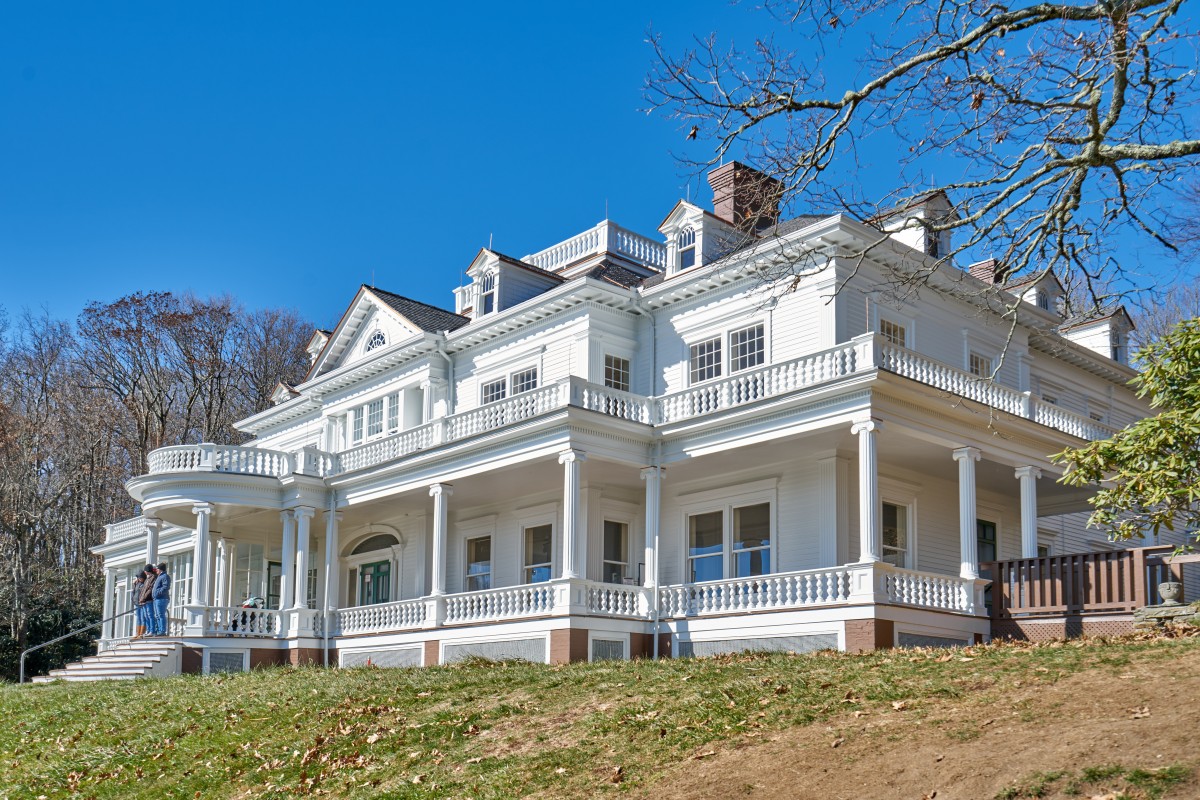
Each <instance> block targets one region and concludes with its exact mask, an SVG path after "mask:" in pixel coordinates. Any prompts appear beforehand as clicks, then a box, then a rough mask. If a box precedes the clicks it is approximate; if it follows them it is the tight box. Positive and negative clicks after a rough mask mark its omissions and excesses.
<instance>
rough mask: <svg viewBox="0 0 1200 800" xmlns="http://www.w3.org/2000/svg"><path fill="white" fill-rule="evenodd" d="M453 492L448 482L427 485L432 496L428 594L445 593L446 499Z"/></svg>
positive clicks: (447, 516) (447, 513)
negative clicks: (431, 559)
mask: <svg viewBox="0 0 1200 800" xmlns="http://www.w3.org/2000/svg"><path fill="white" fill-rule="evenodd" d="M452 494H454V487H453V486H451V485H450V484H448V483H435V484H433V485H432V486H430V487H429V496H430V497H432V498H433V576H432V578H431V579H430V581H429V589H430V594H435V595H442V594H445V593H446V538H447V527H448V525H449V511H448V508H447V503H446V501H447V500H448V499H449V498H450V495H452Z"/></svg>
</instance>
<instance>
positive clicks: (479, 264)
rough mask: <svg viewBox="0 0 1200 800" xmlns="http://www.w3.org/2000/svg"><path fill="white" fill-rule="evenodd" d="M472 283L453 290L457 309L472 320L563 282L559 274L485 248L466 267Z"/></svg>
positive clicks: (517, 302)
mask: <svg viewBox="0 0 1200 800" xmlns="http://www.w3.org/2000/svg"><path fill="white" fill-rule="evenodd" d="M467 277H468V278H469V279H470V282H469V283H468V284H467V285H466V286H461V287H459V288H458V289H456V290H455V291H454V308H455V311H456V312H457V313H458V314H460V315H462V316H464V317H468V318H470V319H472V320H478V319H483V318H484V317H487V316H489V315H491V314H495V313H497V312H499V311H503V310H504V309H506V308H511V307H512V306H515V305H519V304H521V303H523V302H525V301H526V300H528V299H530V298H531V297H536V296H537V295H539V294H541V293H542V292H545V291H548V290H550V289H553V288H554V287H555V286H558V285H559V284H560V283H562V282H563V280H564V279H563V278H562V277H561V276H559V275H554V274H552V273H549V272H546V271H545V270H543V269H539V268H538V267H535V266H533V265H532V264H526V263H525V262H523V261H521V260H519V259H516V258H513V257H511V256H506V255H504V254H503V253H497V252H496V251H494V250H488V249H487V248H483V249H481V250H480V251H479V253H478V255H476V256H475V259H474V260H473V261H472V262H471V266H470V267H468V268H467Z"/></svg>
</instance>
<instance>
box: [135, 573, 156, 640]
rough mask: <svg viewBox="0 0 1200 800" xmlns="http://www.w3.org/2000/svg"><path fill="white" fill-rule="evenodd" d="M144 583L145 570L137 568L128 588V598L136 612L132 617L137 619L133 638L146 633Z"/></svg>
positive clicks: (145, 583)
mask: <svg viewBox="0 0 1200 800" xmlns="http://www.w3.org/2000/svg"><path fill="white" fill-rule="evenodd" d="M146 585H147V581H146V570H144V569H139V570H138V571H137V574H136V575H135V576H134V578H133V586H132V587H130V590H129V596H130V600H131V601H132V605H133V608H134V611H135V612H136V613H135V614H134V617H133V618H134V619H135V620H136V621H137V622H136V624H137V627H136V628H135V629H134V631H133V638H134V639H140V638H142V637H143V636H145V635H146V629H147V625H146V616H147V613H146V612H147V611H148V610H149V609H148V608H147V607H146V606H144V605H142V594H143V592H144V591H145V589H146ZM150 585H153V584H150Z"/></svg>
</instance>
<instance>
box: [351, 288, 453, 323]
mask: <svg viewBox="0 0 1200 800" xmlns="http://www.w3.org/2000/svg"><path fill="white" fill-rule="evenodd" d="M363 287H364V288H366V289H368V290H370V291H372V292H382V293H383V294H387V295H391V296H392V297H398V298H400V299H401V300H405V301H407V302H409V303H416V304H417V305H419V306H425V307H426V308H432V309H433V310H434V311H441V312H442V313H443V314H450V315H452V316H455V317H462V318H463V319H466V320H469V319H470V317H463V315H462V314H459V313H457V312H454V311H451V310H450V309H448V308H442V307H441V306H435V305H434V304H433V303H426V302H425V301H424V300H416V299H414V298H412V297H407V296H405V295H402V294H397V293H396V292H392V291H389V290H387V289H380V288H379V287H378V286H367V284H365V283H364V284H363Z"/></svg>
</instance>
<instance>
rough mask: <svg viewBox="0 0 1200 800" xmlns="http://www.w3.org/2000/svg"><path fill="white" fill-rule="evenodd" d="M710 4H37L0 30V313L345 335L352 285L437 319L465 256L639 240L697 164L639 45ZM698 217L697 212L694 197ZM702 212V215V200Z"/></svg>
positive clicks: (738, 17) (682, 29)
mask: <svg viewBox="0 0 1200 800" xmlns="http://www.w3.org/2000/svg"><path fill="white" fill-rule="evenodd" d="M764 22H765V20H763V19H762V17H761V14H760V13H755V12H754V11H753V10H752V9H751V8H750V7H741V6H736V7H731V6H730V5H728V4H726V3H703V2H697V3H688V4H686V6H685V4H677V5H676V4H669V5H664V6H662V7H661V8H653V7H651V6H648V5H646V4H641V3H619V2H618V3H610V4H606V5H604V6H584V5H582V4H578V5H577V4H567V3H546V4H531V5H527V6H520V5H512V4H509V5H500V4H497V5H490V4H478V5H472V4H469V3H467V4H463V3H459V4H447V5H444V6H441V7H434V4H411V7H410V4H400V3H353V4H341V3H339V4H333V3H306V2H291V3H266V2H256V3H237V4H234V3H193V4H176V3H53V2H46V3H41V2H38V3H34V2H10V3H7V4H5V5H4V6H3V8H2V9H0V274H2V275H3V281H2V283H0V306H3V307H5V308H6V309H7V310H8V311H9V313H10V314H12V313H14V312H19V311H20V310H21V309H23V308H30V309H34V310H39V309H41V308H43V307H44V308H46V309H47V310H48V311H49V312H50V313H51V314H52V315H53V316H56V317H64V318H74V317H75V316H76V315H77V314H78V312H79V310H80V309H81V308H82V307H83V305H84V304H85V303H86V302H87V301H89V300H101V301H109V300H112V299H115V298H116V297H119V296H121V295H123V294H126V293H129V292H133V291H137V290H150V289H158V290H171V291H183V290H189V289H190V290H192V291H194V292H196V293H198V294H202V295H208V294H219V293H224V292H229V293H232V294H233V295H235V296H237V297H238V298H240V299H241V300H242V301H243V302H245V303H246V304H248V305H251V306H261V305H280V306H288V307H294V308H297V309H299V310H300V311H301V312H302V313H303V314H305V315H306V316H307V317H309V318H310V319H311V320H313V321H314V322H315V323H317V324H322V325H327V324H332V323H333V322H334V321H336V319H337V316H338V315H339V314H340V313H341V311H342V310H343V307H344V306H345V304H346V303H348V302H349V300H350V299H351V297H352V296H353V293H354V291H355V290H356V288H357V286H358V284H359V283H360V282H370V281H371V280H372V276H374V281H375V282H376V284H377V285H379V286H381V287H384V288H387V289H390V290H392V291H396V292H401V293H404V294H408V295H410V296H413V297H415V298H418V299H421V300H424V301H426V302H433V303H437V304H440V305H443V306H451V305H452V304H453V297H452V295H451V289H452V288H453V287H454V286H456V285H458V281H459V274H460V272H461V271H462V270H463V269H465V268H466V266H467V265H468V264H469V262H470V260H471V258H472V257H473V256H474V254H475V252H476V251H477V250H478V248H479V247H481V246H483V245H486V244H487V242H488V239H489V237H493V241H494V244H495V247H496V249H498V250H500V251H502V252H507V253H510V254H513V255H517V256H521V255H524V254H525V253H529V252H533V251H536V250H538V249H541V248H542V247H545V246H548V245H550V244H552V243H554V242H555V241H558V240H560V239H563V238H566V237H568V236H570V235H571V234H573V233H575V232H577V231H580V230H583V229H585V228H587V227H590V226H591V225H594V224H595V223H596V222H599V221H600V220H601V219H603V218H604V216H605V204H606V203H607V205H608V209H609V215H610V216H611V218H612V219H614V220H617V221H618V222H620V223H622V224H624V225H626V226H629V227H633V228H635V229H638V230H641V231H644V232H647V233H653V232H654V227H655V226H656V225H657V224H658V222H659V221H660V220H661V219H662V217H663V216H664V215H665V213H666V211H668V210H669V209H670V206H671V205H672V203H673V202H674V200H675V199H676V198H678V197H680V196H682V195H683V194H685V192H686V189H685V184H686V182H687V175H686V173H685V172H684V171H683V170H682V168H680V167H679V166H678V165H677V164H676V162H675V161H674V159H673V158H672V155H671V154H672V151H675V152H686V153H689V154H690V155H693V156H704V155H705V150H704V147H703V146H702V145H699V144H697V143H690V144H689V143H686V142H685V141H684V138H683V132H681V131H680V130H679V129H678V128H677V126H676V124H675V123H673V122H671V121H670V120H667V119H666V118H664V117H662V116H659V115H647V114H646V113H644V112H643V111H642V110H640V109H641V108H642V107H643V106H644V102H643V100H642V96H641V86H642V82H643V79H644V77H645V74H646V72H647V71H648V70H649V68H650V66H651V57H652V55H651V52H650V48H649V46H648V45H647V44H646V43H645V38H646V31H647V28H648V26H650V25H651V24H653V25H654V27H655V29H656V30H660V31H662V32H663V33H664V34H665V35H667V36H668V37H669V38H670V39H671V40H673V41H676V42H679V43H680V44H681V45H682V44H685V43H686V41H687V38H688V37H689V36H690V35H691V34H692V33H698V34H706V33H708V32H709V31H712V30H720V31H721V32H722V33H723V34H726V35H732V36H736V35H738V34H739V33H741V34H744V35H745V37H746V38H747V39H748V38H749V37H750V36H751V35H752V34H751V32H752V31H753V30H754V29H755V28H756V27H762V25H763V23H764ZM692 191H693V195H695V192H696V191H697V188H693V189H692ZM702 191H703V194H702V195H701V196H702V198H703V200H704V201H705V202H707V201H708V198H709V194H708V189H707V186H705V187H704V188H703V190H702Z"/></svg>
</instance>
